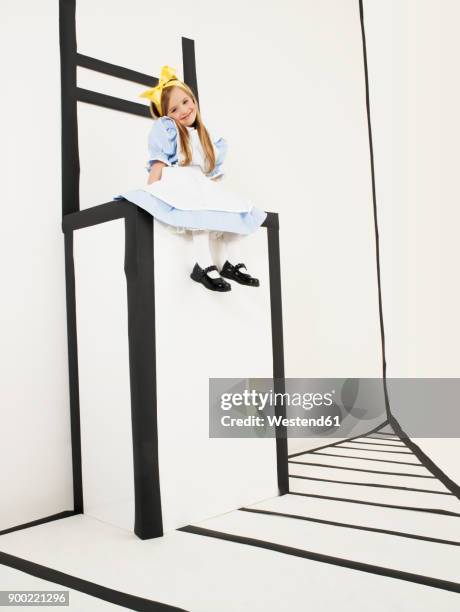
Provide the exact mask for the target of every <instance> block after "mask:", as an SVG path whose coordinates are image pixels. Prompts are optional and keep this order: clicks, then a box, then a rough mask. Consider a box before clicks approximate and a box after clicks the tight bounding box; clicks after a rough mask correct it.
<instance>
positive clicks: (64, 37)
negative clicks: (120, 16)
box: [59, 0, 80, 215]
mask: <svg viewBox="0 0 460 612" xmlns="http://www.w3.org/2000/svg"><path fill="white" fill-rule="evenodd" d="M59 45H60V54H61V118H62V128H61V139H62V140H61V143H62V144H61V158H62V214H63V215H67V214H69V213H72V212H75V211H77V210H79V208H80V195H79V193H80V162H79V157H78V124H77V105H76V102H75V100H76V88H77V64H76V53H77V37H76V28H75V0H59Z"/></svg>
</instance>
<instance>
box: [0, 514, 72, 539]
mask: <svg viewBox="0 0 460 612" xmlns="http://www.w3.org/2000/svg"><path fill="white" fill-rule="evenodd" d="M77 514H80V512H75V510H63V511H62V512H57V513H56V514H51V515H50V516H45V517H44V518H41V519H36V520H35V521H30V522H28V523H22V525H16V526H15V527H8V529H3V530H2V531H0V536H2V535H6V534H7V533H12V532H13V531H20V530H21V529H28V528H29V527H36V526H37V525H43V524H44V523H51V522H52V521H59V520H60V519H63V518H67V517H69V516H76V515H77Z"/></svg>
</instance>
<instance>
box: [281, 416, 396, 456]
mask: <svg viewBox="0 0 460 612" xmlns="http://www.w3.org/2000/svg"><path fill="white" fill-rule="evenodd" d="M386 424H387V421H385V423H380V425H377V427H374V429H371V431H369V432H368V433H373V432H375V431H378V430H379V429H380V428H381V427H385V425H386ZM365 435H367V434H359V436H353V437H351V438H345V439H344V440H337V442H331V443H329V444H324V445H323V446H316V447H315V448H311V449H309V450H306V451H299V452H298V453H292V454H291V455H289V458H291V457H298V456H299V455H305V454H307V453H312V452H313V451H317V450H321V449H323V448H329V447H330V446H337V445H339V444H345V443H346V442H350V441H351V440H355V439H356V438H362V437H364V436H365Z"/></svg>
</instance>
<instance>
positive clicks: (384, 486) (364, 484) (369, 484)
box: [289, 474, 455, 497]
mask: <svg viewBox="0 0 460 612" xmlns="http://www.w3.org/2000/svg"><path fill="white" fill-rule="evenodd" d="M289 478H299V479H301V480H317V481H319V482H334V483H335V484H346V485H353V486H356V487H377V488H379V489H398V490H400V491H413V492H414V493H433V494H434V495H450V496H452V497H455V495H454V494H453V493H451V492H450V491H432V490H431V489H414V488H412V487H401V486H398V485H387V484H380V483H376V482H352V481H349V480H332V479H330V478H315V477H314V476H294V475H293V474H289ZM289 492H290V493H291V492H292V491H289Z"/></svg>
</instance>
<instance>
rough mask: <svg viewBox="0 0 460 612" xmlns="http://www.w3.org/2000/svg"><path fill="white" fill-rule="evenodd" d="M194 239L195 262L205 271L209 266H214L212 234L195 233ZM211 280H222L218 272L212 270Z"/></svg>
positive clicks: (204, 232)
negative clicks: (210, 243) (211, 248)
mask: <svg viewBox="0 0 460 612" xmlns="http://www.w3.org/2000/svg"><path fill="white" fill-rule="evenodd" d="M192 237H193V248H194V251H195V261H196V262H197V264H198V265H199V266H200V268H202V269H203V270H204V269H205V268H207V267H208V266H212V265H214V262H213V260H212V255H211V251H210V245H209V240H210V232H208V231H206V230H203V231H194V232H192ZM207 274H208V276H209V277H210V278H220V274H219V272H218V271H217V270H210V271H209V272H208V273H207Z"/></svg>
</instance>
